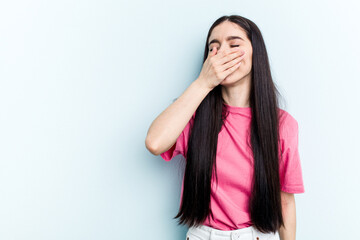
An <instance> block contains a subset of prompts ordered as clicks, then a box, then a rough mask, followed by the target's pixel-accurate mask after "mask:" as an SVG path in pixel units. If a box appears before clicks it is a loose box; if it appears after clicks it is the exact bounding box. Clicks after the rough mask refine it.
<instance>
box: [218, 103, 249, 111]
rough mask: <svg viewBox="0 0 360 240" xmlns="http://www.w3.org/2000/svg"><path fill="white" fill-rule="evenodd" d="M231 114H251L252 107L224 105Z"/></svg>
mask: <svg viewBox="0 0 360 240" xmlns="http://www.w3.org/2000/svg"><path fill="white" fill-rule="evenodd" d="M223 104H224V105H225V106H226V109H227V110H228V111H229V112H233V113H251V107H237V106H231V105H228V104H226V103H223Z"/></svg>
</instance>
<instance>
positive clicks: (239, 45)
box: [210, 45, 240, 52]
mask: <svg viewBox="0 0 360 240" xmlns="http://www.w3.org/2000/svg"><path fill="white" fill-rule="evenodd" d="M239 46H240V45H230V47H239ZM212 50H213V49H210V52H211V51H212Z"/></svg>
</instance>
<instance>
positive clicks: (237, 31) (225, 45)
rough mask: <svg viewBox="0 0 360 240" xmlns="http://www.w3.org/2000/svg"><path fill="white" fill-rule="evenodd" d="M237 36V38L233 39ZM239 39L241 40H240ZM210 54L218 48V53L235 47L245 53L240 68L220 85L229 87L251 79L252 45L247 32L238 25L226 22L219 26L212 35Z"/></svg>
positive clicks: (210, 38) (209, 42)
mask: <svg viewBox="0 0 360 240" xmlns="http://www.w3.org/2000/svg"><path fill="white" fill-rule="evenodd" d="M233 36H235V38H231V37H233ZM239 37H240V38H241V39H239ZM208 44H210V45H209V53H208V54H210V51H211V50H212V48H213V47H215V46H216V49H217V51H218V52H221V51H225V50H229V49H231V48H233V47H234V46H237V47H239V48H240V50H244V51H245V55H244V58H243V59H242V60H241V62H242V63H241V64H240V66H239V67H238V68H237V69H236V70H235V71H234V72H232V73H231V74H229V75H228V76H227V77H226V78H225V79H224V81H222V82H221V83H220V85H229V84H233V83H235V82H238V81H240V80H241V79H245V77H246V78H248V79H250V78H251V75H250V73H251V69H252V45H251V42H250V40H249V39H248V38H247V36H246V32H245V31H244V30H243V29H242V28H241V27H240V26H239V25H237V24H236V23H233V22H229V21H224V22H222V23H220V24H219V25H217V26H216V27H215V28H214V29H213V31H212V32H211V34H210V37H209V41H208Z"/></svg>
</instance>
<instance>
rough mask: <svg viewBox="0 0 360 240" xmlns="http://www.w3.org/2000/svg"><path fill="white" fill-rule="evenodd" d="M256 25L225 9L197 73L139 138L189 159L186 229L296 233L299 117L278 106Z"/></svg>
mask: <svg viewBox="0 0 360 240" xmlns="http://www.w3.org/2000/svg"><path fill="white" fill-rule="evenodd" d="M278 95H279V93H278V90H277V89H276V87H275V84H274V82H273V80H272V77H271V72H270V65H269V60H268V55H267V51H266V48H265V43H264V40H263V38H262V35H261V32H260V30H259V29H258V27H257V26H256V25H255V23H253V22H252V21H250V20H249V19H247V18H244V17H241V16H238V15H231V16H223V17H220V18H219V19H217V20H216V21H215V22H214V23H213V25H212V26H211V27H210V29H209V32H208V35H207V39H206V45H205V53H204V63H203V66H202V69H201V72H200V75H199V77H198V78H197V79H196V80H195V81H194V82H192V83H191V85H190V86H189V87H188V88H187V89H186V90H185V91H184V92H183V94H182V95H181V96H180V97H179V98H177V99H176V101H174V102H173V103H172V104H171V105H170V106H169V107H167V108H166V109H165V110H164V111H163V112H162V113H161V114H160V115H159V116H158V117H157V118H156V119H155V120H154V121H153V123H152V124H151V126H150V128H149V131H148V134H147V137H146V140H145V144H146V147H147V149H148V150H149V151H150V152H152V153H153V154H155V155H159V154H160V155H161V157H162V158H163V159H164V160H166V161H170V160H171V159H172V158H173V157H174V156H176V155H178V154H181V155H183V156H184V159H185V160H186V167H185V172H184V178H183V183H182V189H181V201H180V209H179V212H178V214H177V216H175V218H180V220H179V224H186V225H187V226H188V227H189V230H188V232H187V234H186V237H187V239H188V240H192V239H197V240H198V239H213V240H216V239H223V240H225V239H229V240H230V239H231V240H233V239H249V240H250V239H254V240H261V239H274V240H275V239H277V240H279V239H281V240H290V239H291V240H294V239H295V230H296V211H295V198H294V193H304V192H305V190H304V184H303V179H302V171H301V164H300V158H299V152H298V123H297V121H296V120H295V119H294V118H293V117H292V116H291V115H290V114H289V113H288V112H287V111H285V110H282V109H280V108H279V105H278Z"/></svg>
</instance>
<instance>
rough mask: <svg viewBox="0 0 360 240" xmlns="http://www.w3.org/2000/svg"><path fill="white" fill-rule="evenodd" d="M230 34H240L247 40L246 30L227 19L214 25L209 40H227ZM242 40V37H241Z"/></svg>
mask: <svg viewBox="0 0 360 240" xmlns="http://www.w3.org/2000/svg"><path fill="white" fill-rule="evenodd" d="M229 36H239V37H240V38H242V39H243V40H244V41H247V36H246V32H245V31H244V30H243V29H242V28H241V27H240V26H239V25H237V24H236V23H233V22H229V21H225V22H222V23H220V24H219V25H217V26H216V27H214V29H213V30H212V32H211V34H210V37H209V41H208V43H210V42H211V41H212V40H214V39H216V40H219V41H223V40H226V38H227V37H229ZM239 40H240V41H241V39H239Z"/></svg>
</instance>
